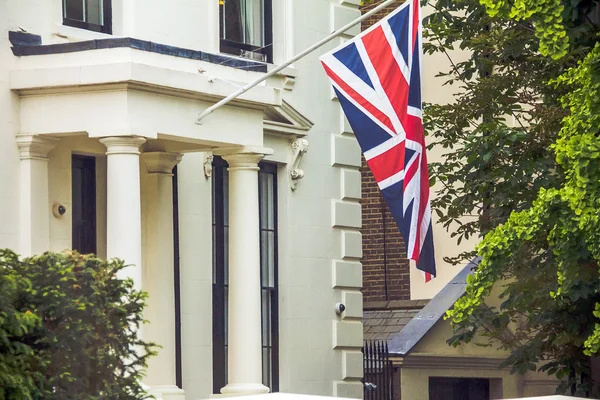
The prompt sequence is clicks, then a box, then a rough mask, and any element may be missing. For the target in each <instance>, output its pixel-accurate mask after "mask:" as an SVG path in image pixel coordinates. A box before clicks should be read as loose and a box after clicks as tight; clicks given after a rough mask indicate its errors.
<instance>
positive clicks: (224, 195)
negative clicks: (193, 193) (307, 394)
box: [212, 157, 279, 393]
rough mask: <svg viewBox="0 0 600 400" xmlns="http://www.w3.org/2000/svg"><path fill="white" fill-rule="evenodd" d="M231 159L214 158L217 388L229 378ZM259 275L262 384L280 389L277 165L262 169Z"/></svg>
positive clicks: (214, 344) (214, 353) (214, 372)
mask: <svg viewBox="0 0 600 400" xmlns="http://www.w3.org/2000/svg"><path fill="white" fill-rule="evenodd" d="M228 178H229V174H228V172H227V163H226V162H225V161H224V160H223V159H221V158H219V157H215V161H214V163H213V180H212V184H213V201H212V204H213V212H212V215H213V221H212V225H213V392H214V393H220V390H221V388H222V387H223V386H225V384H226V382H227V329H228V327H227V289H228V285H227V282H228V275H227V274H228V268H227V265H228V259H227V258H228V251H229V247H228V242H229V240H228V238H229V210H228V208H229V207H228V206H229V202H228V199H229V190H228V187H229V179H228ZM258 185H259V191H258V193H259V216H260V265H261V271H260V275H261V276H260V278H261V295H262V297H261V298H262V301H261V303H262V304H261V306H262V307H261V310H262V311H261V322H262V324H261V326H262V354H263V359H262V364H263V374H262V375H263V384H264V385H265V386H267V387H269V388H270V389H271V392H277V391H279V326H278V324H279V312H278V311H279V308H278V306H279V305H278V295H277V279H278V276H277V269H278V268H277V168H276V167H275V166H274V165H271V164H267V163H261V164H260V171H259V179H258Z"/></svg>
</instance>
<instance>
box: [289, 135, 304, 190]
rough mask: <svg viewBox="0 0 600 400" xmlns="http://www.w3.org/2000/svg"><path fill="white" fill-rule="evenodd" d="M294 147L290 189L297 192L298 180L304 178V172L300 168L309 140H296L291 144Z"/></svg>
mask: <svg viewBox="0 0 600 400" xmlns="http://www.w3.org/2000/svg"><path fill="white" fill-rule="evenodd" d="M290 146H291V147H292V152H293V153H292V166H291V168H290V188H291V189H292V190H296V186H297V185H298V180H300V179H302V178H304V171H303V170H301V169H300V168H298V166H299V165H300V161H302V157H303V156H304V153H306V151H307V150H308V140H306V139H295V140H292V141H291V142H290Z"/></svg>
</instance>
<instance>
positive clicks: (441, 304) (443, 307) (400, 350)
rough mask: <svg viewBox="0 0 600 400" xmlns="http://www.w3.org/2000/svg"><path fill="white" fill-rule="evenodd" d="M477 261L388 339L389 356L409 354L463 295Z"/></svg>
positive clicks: (466, 267)
mask: <svg viewBox="0 0 600 400" xmlns="http://www.w3.org/2000/svg"><path fill="white" fill-rule="evenodd" d="M479 261H480V258H479V257H477V258H475V259H473V260H472V261H471V262H470V263H468V264H467V265H466V266H465V267H464V268H463V269H462V270H461V271H460V272H459V273H458V274H456V276H455V277H454V279H452V280H451V281H450V282H449V283H448V284H447V285H446V286H444V288H443V289H442V290H441V291H440V292H439V293H438V294H437V295H436V296H435V297H434V298H433V299H431V301H430V302H429V303H427V305H426V306H425V307H423V309H422V310H421V311H419V312H418V313H417V314H416V315H415V316H414V317H413V318H412V319H411V320H410V322H408V323H407V324H406V325H405V326H404V328H402V330H401V331H400V332H398V333H396V334H393V335H392V336H391V337H390V338H389V339H388V348H389V353H390V354H391V355H399V356H404V355H407V354H408V353H410V351H411V350H412V349H413V348H414V347H415V346H416V345H417V343H419V341H421V339H423V337H424V336H425V335H426V334H427V332H429V331H430V330H431V328H433V326H434V325H435V324H436V323H437V322H438V321H439V320H440V319H441V318H442V316H443V315H444V314H445V313H446V311H447V310H449V309H450V308H451V307H452V306H453V305H454V303H455V302H456V300H458V299H459V298H460V297H462V295H463V294H465V290H466V287H467V276H468V275H469V274H470V273H471V270H472V269H473V268H475V267H477V265H478V264H479Z"/></svg>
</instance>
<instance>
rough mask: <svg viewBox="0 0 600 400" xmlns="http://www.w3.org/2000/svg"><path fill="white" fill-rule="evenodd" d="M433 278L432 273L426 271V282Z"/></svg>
mask: <svg viewBox="0 0 600 400" xmlns="http://www.w3.org/2000/svg"><path fill="white" fill-rule="evenodd" d="M431 278H432V275H431V274H430V273H429V272H425V283H427V282H429V281H430V280H431Z"/></svg>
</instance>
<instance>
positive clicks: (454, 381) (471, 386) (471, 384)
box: [429, 377, 490, 400]
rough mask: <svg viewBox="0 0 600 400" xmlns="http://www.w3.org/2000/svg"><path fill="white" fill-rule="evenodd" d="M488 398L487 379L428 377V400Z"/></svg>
mask: <svg viewBox="0 0 600 400" xmlns="http://www.w3.org/2000/svg"><path fill="white" fill-rule="evenodd" d="M489 398H490V380H489V379H479V378H442V377H431V378H429V399H430V400H489Z"/></svg>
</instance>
